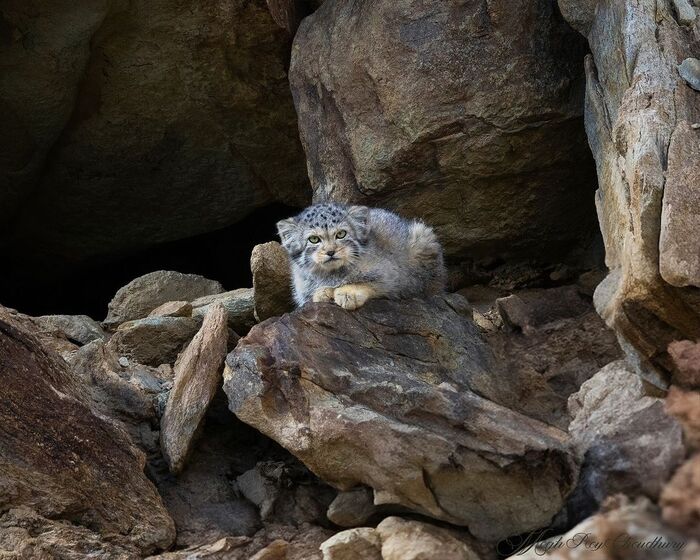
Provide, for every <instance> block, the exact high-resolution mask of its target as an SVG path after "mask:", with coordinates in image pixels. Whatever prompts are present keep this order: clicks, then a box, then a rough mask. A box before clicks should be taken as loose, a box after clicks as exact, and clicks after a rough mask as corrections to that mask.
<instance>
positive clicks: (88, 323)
mask: <svg viewBox="0 0 700 560" xmlns="http://www.w3.org/2000/svg"><path fill="white" fill-rule="evenodd" d="M34 322H35V323H36V324H37V325H39V326H40V327H41V328H42V329H46V330H50V331H51V330H53V331H59V332H61V333H63V334H64V335H65V337H66V338H67V339H68V340H70V341H72V342H75V343H77V344H81V345H83V344H87V343H89V342H92V341H93V340H104V339H105V338H106V336H107V335H106V334H105V332H104V330H102V327H101V326H100V324H99V323H98V322H97V321H94V320H93V319H91V318H90V317H88V316H87V315H43V316H41V317H36V318H34Z"/></svg>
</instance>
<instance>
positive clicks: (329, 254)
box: [326, 251, 335, 257]
mask: <svg viewBox="0 0 700 560" xmlns="http://www.w3.org/2000/svg"><path fill="white" fill-rule="evenodd" d="M326 255H328V256H329V257H332V256H333V255H335V251H326Z"/></svg>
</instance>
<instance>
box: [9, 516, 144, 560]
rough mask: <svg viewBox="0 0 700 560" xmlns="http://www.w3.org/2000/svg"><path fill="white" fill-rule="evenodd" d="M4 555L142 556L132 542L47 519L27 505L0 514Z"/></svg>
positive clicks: (74, 559) (68, 558)
mask: <svg viewBox="0 0 700 560" xmlns="http://www.w3.org/2000/svg"><path fill="white" fill-rule="evenodd" d="M0 555H1V557H2V558H3V560H24V559H32V560H53V559H55V558H56V559H58V558H60V559H61V560H84V559H85V558H104V559H109V560H131V559H133V558H139V557H141V555H140V554H139V551H138V548H136V547H134V546H132V545H130V543H127V542H123V543H115V542H114V539H108V538H103V537H102V536H101V535H100V534H99V533H95V532H94V531H91V530H89V529H87V528H86V527H83V526H81V525H76V524H73V523H70V522H68V521H61V520H51V519H47V518H46V517H42V516H41V515H39V514H37V513H36V512H35V511H33V510H31V509H29V508H26V507H18V508H13V509H10V510H8V511H7V512H5V513H3V515H2V516H0Z"/></svg>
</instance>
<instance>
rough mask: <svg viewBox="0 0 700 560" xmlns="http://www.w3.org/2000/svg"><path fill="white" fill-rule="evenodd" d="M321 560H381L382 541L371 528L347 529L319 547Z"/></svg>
mask: <svg viewBox="0 0 700 560" xmlns="http://www.w3.org/2000/svg"><path fill="white" fill-rule="evenodd" d="M321 552H322V553H323V560H356V559H358V558H361V559H362V560H382V540H381V538H380V537H379V534H378V533H377V531H375V530H374V529H373V528H371V527H360V528H357V529H348V530H347V531H341V532H340V533H338V534H336V535H333V536H332V537H331V538H330V539H328V540H327V541H325V542H324V543H323V544H322V545H321Z"/></svg>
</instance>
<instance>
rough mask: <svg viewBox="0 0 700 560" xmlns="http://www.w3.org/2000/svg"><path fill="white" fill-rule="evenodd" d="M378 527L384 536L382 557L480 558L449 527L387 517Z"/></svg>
mask: <svg viewBox="0 0 700 560" xmlns="http://www.w3.org/2000/svg"><path fill="white" fill-rule="evenodd" d="M376 531H377V533H378V534H379V536H380V538H381V540H382V556H381V558H382V560H423V559H427V558H431V559H434V560H479V557H478V555H477V554H476V552H474V551H473V550H471V549H470V548H469V546H467V545H466V544H465V543H464V542H462V541H460V540H459V539H457V538H455V537H454V536H452V535H451V534H450V532H449V531H446V530H445V529H440V528H438V527H435V526H433V525H429V524H428V523H421V522H419V521H407V520H404V519H401V518H400V517H387V518H386V519H385V520H384V521H382V522H381V523H380V524H379V525H377V529H376Z"/></svg>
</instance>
